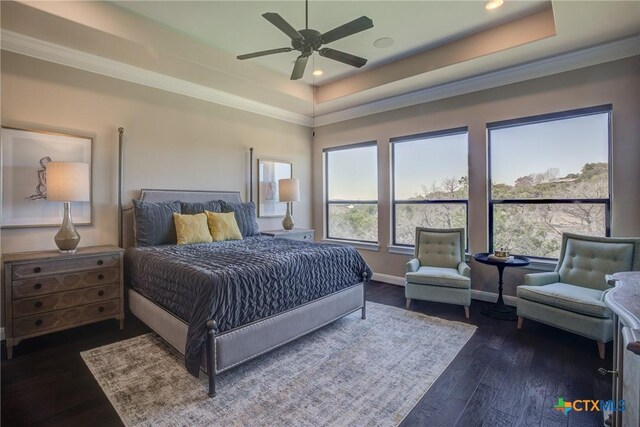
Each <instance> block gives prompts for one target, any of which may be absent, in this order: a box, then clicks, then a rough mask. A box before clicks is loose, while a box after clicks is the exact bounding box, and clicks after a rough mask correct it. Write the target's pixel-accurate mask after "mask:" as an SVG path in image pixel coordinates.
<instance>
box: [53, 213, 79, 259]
mask: <svg viewBox="0 0 640 427" xmlns="http://www.w3.org/2000/svg"><path fill="white" fill-rule="evenodd" d="M53 240H54V242H56V246H57V247H58V249H60V252H61V253H63V254H73V253H75V252H76V249H77V247H78V243H80V234H78V232H77V231H76V227H75V226H74V225H73V220H72V219H71V202H64V216H63V217H62V225H60V230H58V232H57V233H56V235H55V237H54V238H53Z"/></svg>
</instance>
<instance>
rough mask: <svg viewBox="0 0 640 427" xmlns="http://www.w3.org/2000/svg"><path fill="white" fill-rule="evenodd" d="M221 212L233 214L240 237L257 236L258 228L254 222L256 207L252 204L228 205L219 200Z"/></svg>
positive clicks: (228, 203)
mask: <svg viewBox="0 0 640 427" xmlns="http://www.w3.org/2000/svg"><path fill="white" fill-rule="evenodd" d="M220 205H221V206H222V212H225V213H226V212H233V213H234V214H235V216H236V222H237V223H238V228H239V229H240V233H242V237H247V236H257V235H259V234H260V227H258V222H257V221H256V205H255V204H254V203H253V202H246V203H230V202H225V201H224V200H220Z"/></svg>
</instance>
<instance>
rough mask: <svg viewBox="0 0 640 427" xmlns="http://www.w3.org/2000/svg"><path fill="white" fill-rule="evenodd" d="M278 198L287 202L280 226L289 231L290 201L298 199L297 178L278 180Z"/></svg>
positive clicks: (290, 223) (290, 228)
mask: <svg viewBox="0 0 640 427" xmlns="http://www.w3.org/2000/svg"><path fill="white" fill-rule="evenodd" d="M278 187H279V191H278V194H279V200H280V201H281V202H286V203H287V214H286V215H285V217H284V219H283V220H282V227H283V228H284V229H285V230H287V231H290V230H292V229H293V225H294V224H293V218H292V217H291V202H298V201H300V181H299V180H298V178H290V179H280V180H278Z"/></svg>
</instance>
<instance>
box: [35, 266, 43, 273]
mask: <svg viewBox="0 0 640 427" xmlns="http://www.w3.org/2000/svg"><path fill="white" fill-rule="evenodd" d="M41 271H42V269H41V268H40V267H36V268H34V269H33V272H34V273H40V272H41Z"/></svg>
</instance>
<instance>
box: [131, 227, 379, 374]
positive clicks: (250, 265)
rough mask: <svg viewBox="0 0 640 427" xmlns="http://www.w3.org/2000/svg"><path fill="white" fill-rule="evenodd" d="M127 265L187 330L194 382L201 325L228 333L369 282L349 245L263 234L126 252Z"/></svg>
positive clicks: (142, 289)
mask: <svg viewBox="0 0 640 427" xmlns="http://www.w3.org/2000/svg"><path fill="white" fill-rule="evenodd" d="M125 259H126V261H125V266H126V274H127V283H129V285H130V286H132V287H133V288H134V289H135V290H136V291H138V292H139V293H141V294H142V295H144V296H145V297H147V298H149V299H151V300H153V301H155V302H156V303H157V304H159V305H161V306H162V307H164V308H166V309H167V310H169V311H170V312H172V313H173V314H175V315H176V316H178V317H180V318H181V319H183V320H184V321H186V322H187V323H188V324H189V328H188V333H187V346H186V349H185V363H186V366H187V369H188V371H189V372H190V373H192V374H193V375H195V376H198V373H199V368H200V363H201V362H202V357H203V351H204V349H205V342H206V334H207V330H206V321H207V320H209V319H214V320H215V321H216V322H217V323H218V330H219V332H225V331H229V330H231V329H233V328H236V327H238V326H241V325H245V324H247V323H250V322H253V321H256V320H260V319H264V318H266V317H269V316H272V315H274V314H277V313H281V312H283V311H286V310H288V309H291V308H293V307H296V306H299V305H301V304H305V303H307V302H310V301H313V300H314V299H317V298H321V297H323V296H326V295H329V294H331V293H334V292H336V291H339V290H342V289H345V288H347V287H349V286H352V285H354V284H356V283H359V282H361V281H362V280H363V279H367V280H368V279H369V278H370V277H371V270H370V269H369V267H368V266H367V264H366V263H365V262H364V260H363V259H362V257H361V256H360V254H358V252H357V251H356V250H355V249H353V248H351V247H345V246H339V245H329V244H317V243H311V242H298V241H292V240H285V239H275V238H272V237H263V236H256V237H247V238H245V239H244V240H238V241H227V242H218V243H203V244H194V245H183V246H178V245H165V246H154V247H146V248H132V249H129V250H127V252H126V255H125Z"/></svg>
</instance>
